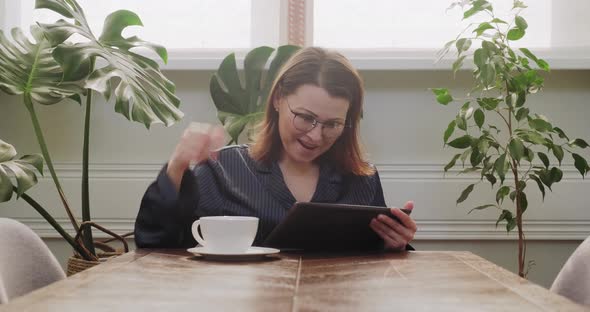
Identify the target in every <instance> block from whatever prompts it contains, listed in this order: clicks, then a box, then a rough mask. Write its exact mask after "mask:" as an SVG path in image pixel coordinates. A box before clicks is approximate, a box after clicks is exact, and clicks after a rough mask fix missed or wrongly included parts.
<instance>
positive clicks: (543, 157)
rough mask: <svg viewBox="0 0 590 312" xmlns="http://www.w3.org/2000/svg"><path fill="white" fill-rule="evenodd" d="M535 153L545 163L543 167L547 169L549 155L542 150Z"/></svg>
mask: <svg viewBox="0 0 590 312" xmlns="http://www.w3.org/2000/svg"><path fill="white" fill-rule="evenodd" d="M537 155H539V158H540V159H541V161H542V162H543V165H545V168H547V169H549V157H547V155H546V154H545V153H543V152H538V153H537Z"/></svg>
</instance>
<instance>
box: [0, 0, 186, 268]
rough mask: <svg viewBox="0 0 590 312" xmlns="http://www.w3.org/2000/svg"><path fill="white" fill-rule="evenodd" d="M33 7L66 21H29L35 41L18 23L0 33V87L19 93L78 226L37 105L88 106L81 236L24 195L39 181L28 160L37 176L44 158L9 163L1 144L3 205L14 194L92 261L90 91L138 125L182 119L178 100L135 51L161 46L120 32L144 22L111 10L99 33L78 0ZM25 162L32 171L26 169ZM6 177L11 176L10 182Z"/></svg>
mask: <svg viewBox="0 0 590 312" xmlns="http://www.w3.org/2000/svg"><path fill="white" fill-rule="evenodd" d="M35 7H36V9H49V10H51V11H54V12H56V13H58V14H60V15H61V16H63V18H64V19H60V20H58V21H56V22H54V23H52V24H42V23H38V25H34V26H32V27H31V34H32V37H33V41H31V40H30V39H29V38H27V37H26V36H25V35H24V34H23V33H22V31H21V30H20V29H18V28H15V29H13V30H12V31H11V34H12V36H11V37H12V40H10V38H9V37H8V36H6V35H5V34H4V33H2V32H0V72H2V75H0V89H2V90H3V91H5V92H6V93H8V94H12V95H18V96H21V97H22V99H23V103H24V106H25V108H26V109H27V111H28V112H29V115H30V117H31V123H32V125H33V128H34V130H35V135H36V137H37V141H38V143H39V147H40V149H41V154H42V156H43V159H44V160H45V163H46V164H47V168H48V169H49V172H50V174H51V177H52V179H53V182H54V184H55V187H56V189H57V192H58V194H59V196H60V198H61V201H62V203H63V206H64V208H65V210H66V212H67V214H68V217H69V219H70V222H71V223H72V226H73V227H74V229H75V230H76V231H78V230H79V229H80V226H81V225H79V224H78V221H77V219H76V217H75V216H74V214H73V211H72V209H71V206H70V204H69V202H68V200H67V197H66V194H65V193H64V192H63V190H62V187H61V184H60V182H59V177H58V175H57V173H56V172H55V169H54V166H53V162H52V160H51V156H50V153H49V149H48V146H47V144H46V142H45V138H44V135H43V130H42V127H41V124H40V121H39V119H38V118H37V115H36V112H35V106H36V105H54V104H58V103H60V102H62V101H63V100H74V101H76V102H78V103H79V104H80V105H84V106H85V116H84V142H83V157H82V158H83V163H82V203H81V210H82V220H83V221H84V222H83V223H82V225H84V228H83V234H82V235H81V236H80V237H81V239H79V240H76V239H73V238H72V237H71V236H70V235H69V234H68V233H66V232H65V231H64V230H63V229H62V228H61V227H60V226H59V224H58V223H57V222H55V220H54V219H53V218H52V217H51V216H50V215H49V214H48V213H47V211H46V210H45V209H44V208H43V207H42V206H41V205H40V204H38V203H37V202H36V201H34V200H33V199H32V198H30V197H29V196H27V195H26V194H24V192H25V191H26V190H27V189H28V188H29V187H31V186H32V185H33V184H34V183H35V182H36V178H35V172H34V170H31V167H30V166H29V165H31V166H32V167H33V168H35V169H36V170H37V171H39V172H40V173H42V162H41V160H40V159H41V158H39V156H25V157H23V158H24V159H19V160H14V159H13V158H14V156H15V152H14V148H12V147H11V146H10V145H9V144H7V143H5V142H3V141H2V142H1V143H2V144H1V146H2V147H0V160H1V161H2V163H1V164H2V166H1V167H0V202H2V201H7V200H9V199H10V198H11V195H12V192H16V193H17V196H19V197H20V196H22V198H23V199H25V200H26V201H27V202H28V203H29V204H30V205H31V206H33V207H34V208H35V209H36V210H37V211H39V212H40V213H41V214H42V215H43V217H44V218H45V219H46V220H47V221H48V222H49V223H50V224H51V225H52V226H53V227H54V228H55V229H56V230H57V231H58V232H59V233H60V234H61V235H62V236H63V237H64V238H65V239H66V240H67V241H68V242H69V243H70V245H72V247H73V248H74V249H75V250H76V251H77V252H78V253H79V254H80V256H82V257H83V258H84V259H87V260H96V259H97V256H96V251H95V249H94V245H95V242H94V240H93V238H92V232H91V229H90V225H92V222H91V214H90V202H89V187H88V163H89V146H90V144H89V141H90V120H91V119H90V113H91V106H92V103H93V99H94V97H93V95H94V93H98V94H101V95H102V96H104V98H105V99H106V100H107V101H108V100H110V99H111V98H114V102H115V111H116V112H118V113H120V114H122V115H123V116H125V118H127V119H129V120H131V121H137V122H141V123H143V124H144V125H145V126H146V128H149V127H150V126H151V125H152V124H153V123H164V124H165V125H166V126H169V125H171V124H173V123H174V122H176V121H178V120H180V119H181V118H182V116H183V114H182V112H181V111H180V110H179V109H178V107H179V105H180V100H179V99H178V98H177V97H176V96H175V95H174V92H175V86H174V84H173V83H172V82H171V81H169V80H168V79H167V78H166V77H164V75H163V74H162V73H161V72H160V69H159V66H158V63H157V62H156V61H154V60H152V59H150V58H149V57H147V56H145V55H142V54H139V52H137V50H134V48H143V49H144V50H145V49H149V50H151V51H153V52H155V53H156V54H157V55H158V56H159V57H160V58H161V59H162V60H163V61H164V62H166V61H167V52H166V49H165V48H164V47H162V46H160V45H156V44H153V43H149V42H146V41H143V40H141V39H139V38H137V37H135V36H134V37H129V38H124V37H123V36H122V32H123V30H124V29H125V28H127V27H128V26H142V22H141V20H140V18H139V16H137V14H135V13H133V12H131V11H127V10H119V11H116V12H113V13H111V14H110V15H109V16H107V17H106V19H105V22H104V26H103V29H102V33H101V35H100V36H99V37H98V38H97V37H96V36H95V35H94V33H93V32H92V30H91V29H90V27H89V25H88V22H87V20H86V17H85V15H84V11H83V10H82V7H80V5H79V4H78V3H77V2H76V1H75V0H37V1H36V4H35ZM74 34H77V35H79V37H81V38H83V40H81V41H78V42H72V41H71V40H70V37H71V36H72V35H74ZM98 60H100V61H99V62H98ZM83 99H84V101H83ZM23 166H26V167H27V168H29V170H23ZM10 176H14V177H15V178H14V179H12V180H11V179H10ZM15 183H16V187H15V186H14V184H15Z"/></svg>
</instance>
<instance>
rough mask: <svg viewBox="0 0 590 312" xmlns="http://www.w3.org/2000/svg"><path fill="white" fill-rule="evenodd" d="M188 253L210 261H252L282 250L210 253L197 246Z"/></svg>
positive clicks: (257, 249)
mask: <svg viewBox="0 0 590 312" xmlns="http://www.w3.org/2000/svg"><path fill="white" fill-rule="evenodd" d="M187 251H188V252H190V253H192V254H196V255H200V256H203V257H205V258H208V259H213V260H250V259H257V258H261V257H264V256H267V255H272V254H276V253H279V252H280V250H278V249H275V248H266V247H254V246H252V247H250V248H248V250H246V252H243V253H224V252H215V251H208V250H206V249H205V247H203V246H197V247H193V248H189V249H187Z"/></svg>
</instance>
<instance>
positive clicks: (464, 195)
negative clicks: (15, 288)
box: [457, 184, 475, 205]
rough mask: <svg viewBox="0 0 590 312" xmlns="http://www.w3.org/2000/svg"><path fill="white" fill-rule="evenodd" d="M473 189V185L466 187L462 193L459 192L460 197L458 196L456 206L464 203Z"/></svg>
mask: <svg viewBox="0 0 590 312" xmlns="http://www.w3.org/2000/svg"><path fill="white" fill-rule="evenodd" d="M474 187H475V184H469V186H468V187H466V188H465V189H464V190H463V192H461V196H459V198H458V199H457V205H458V204H460V203H462V202H464V201H465V200H466V199H467V197H469V194H470V193H471V192H472V191H473V188H474Z"/></svg>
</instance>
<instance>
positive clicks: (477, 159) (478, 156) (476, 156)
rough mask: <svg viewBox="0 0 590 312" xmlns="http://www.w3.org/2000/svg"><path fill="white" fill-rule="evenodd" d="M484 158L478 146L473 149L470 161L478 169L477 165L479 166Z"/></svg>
mask: <svg viewBox="0 0 590 312" xmlns="http://www.w3.org/2000/svg"><path fill="white" fill-rule="evenodd" d="M484 157H485V155H484V154H482V153H480V152H479V149H478V148H477V146H476V147H473V149H472V152H471V158H470V159H469V160H470V162H471V166H472V167H476V166H477V165H479V164H480V163H481V161H482V160H483V158H484Z"/></svg>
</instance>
